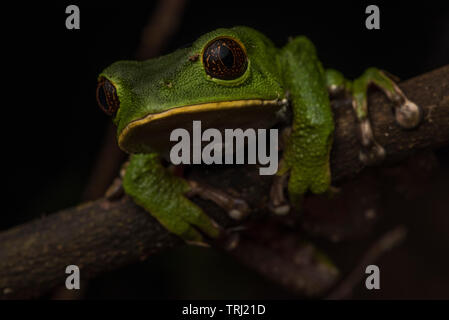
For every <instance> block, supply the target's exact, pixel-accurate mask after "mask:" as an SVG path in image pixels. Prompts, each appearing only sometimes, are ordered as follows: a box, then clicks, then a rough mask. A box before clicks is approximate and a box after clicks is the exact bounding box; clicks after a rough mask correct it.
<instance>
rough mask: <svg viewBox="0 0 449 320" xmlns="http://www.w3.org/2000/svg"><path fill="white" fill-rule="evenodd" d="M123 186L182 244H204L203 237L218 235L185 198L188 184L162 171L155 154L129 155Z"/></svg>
mask: <svg viewBox="0 0 449 320" xmlns="http://www.w3.org/2000/svg"><path fill="white" fill-rule="evenodd" d="M123 187H124V190H125V192H126V193H127V194H128V195H129V196H131V198H132V199H133V200H134V201H135V202H136V203H137V204H138V205H140V206H141V207H143V208H144V209H145V210H147V211H148V212H149V213H150V214H151V215H152V216H153V217H155V218H156V219H157V220H158V221H159V222H160V223H161V224H162V225H163V226H164V227H165V228H167V229H168V230H169V231H170V232H172V233H174V234H176V235H178V236H179V237H181V238H183V239H184V240H186V241H189V242H192V243H204V240H203V235H206V236H208V237H211V238H216V237H218V236H219V235H220V229H219V227H218V226H217V224H216V223H215V222H214V221H212V220H211V219H210V218H209V217H208V216H207V215H206V214H205V213H204V212H203V210H202V209H201V208H199V207H198V206H197V205H196V204H194V203H193V202H191V201H190V200H189V199H187V198H186V196H185V195H186V194H187V193H188V192H189V191H191V187H190V186H189V184H188V182H187V181H185V180H184V179H182V178H180V177H177V176H175V175H174V174H172V173H171V172H169V171H168V170H167V169H166V168H164V167H163V166H162V164H161V162H160V159H159V156H158V155H157V154H154V153H151V154H134V155H132V156H131V158H130V161H129V164H128V166H127V168H126V172H125V175H124V178H123Z"/></svg>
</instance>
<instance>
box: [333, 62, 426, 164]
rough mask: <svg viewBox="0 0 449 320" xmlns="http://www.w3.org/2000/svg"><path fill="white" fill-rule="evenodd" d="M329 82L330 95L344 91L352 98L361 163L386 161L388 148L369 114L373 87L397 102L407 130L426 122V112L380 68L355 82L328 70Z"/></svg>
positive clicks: (399, 119)
mask: <svg viewBox="0 0 449 320" xmlns="http://www.w3.org/2000/svg"><path fill="white" fill-rule="evenodd" d="M326 81H327V86H328V88H329V93H330V94H332V93H338V92H341V91H342V90H343V91H344V92H345V93H346V94H349V95H350V96H351V97H352V106H353V109H354V111H355V114H356V117H357V120H358V122H359V132H360V135H359V136H360V142H361V145H362V150H361V151H360V160H361V161H362V162H364V163H365V164H367V165H372V164H376V163H378V162H380V161H382V160H383V159H384V158H385V149H384V148H383V147H382V146H381V145H380V144H379V143H377V141H376V140H375V138H374V134H373V130H372V127H371V123H370V120H369V115H368V103H367V91H368V87H369V85H371V84H374V85H375V86H377V87H378V88H380V89H381V90H382V91H383V92H384V93H385V95H386V96H387V97H388V99H389V100H390V101H392V102H393V103H394V113H395V119H396V122H397V124H398V125H399V126H401V127H402V128H404V129H412V128H414V127H416V126H417V125H418V124H419V123H420V121H421V119H422V110H421V108H420V107H419V106H418V105H416V104H415V103H414V102H412V101H410V100H409V99H408V98H407V97H406V96H405V94H404V93H403V92H402V90H401V89H400V88H399V87H398V86H397V85H396V84H395V83H394V81H393V80H392V79H391V78H389V77H388V76H387V75H386V73H385V72H383V71H380V70H379V69H377V68H369V69H367V70H366V71H365V72H364V73H363V75H362V76H360V77H359V78H357V79H355V80H354V81H352V82H351V81H348V80H346V79H344V77H343V75H342V74H341V73H339V72H338V71H336V70H332V69H329V70H326Z"/></svg>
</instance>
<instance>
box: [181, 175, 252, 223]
mask: <svg viewBox="0 0 449 320" xmlns="http://www.w3.org/2000/svg"><path fill="white" fill-rule="evenodd" d="M187 182H188V184H189V186H190V190H189V191H188V192H187V194H186V196H187V197H192V196H196V195H197V196H199V197H201V198H203V199H206V200H210V201H212V202H214V203H215V204H216V205H218V206H219V207H220V208H222V209H224V210H225V211H226V212H227V213H228V215H229V217H231V218H232V219H234V220H241V219H243V218H245V217H247V216H248V214H249V212H250V208H249V206H248V204H247V203H246V201H245V200H243V199H240V198H236V197H233V196H231V195H229V194H227V193H225V192H223V191H221V190H218V189H215V188H211V187H210V186H205V185H202V184H199V183H198V182H196V181H192V180H188V181H187Z"/></svg>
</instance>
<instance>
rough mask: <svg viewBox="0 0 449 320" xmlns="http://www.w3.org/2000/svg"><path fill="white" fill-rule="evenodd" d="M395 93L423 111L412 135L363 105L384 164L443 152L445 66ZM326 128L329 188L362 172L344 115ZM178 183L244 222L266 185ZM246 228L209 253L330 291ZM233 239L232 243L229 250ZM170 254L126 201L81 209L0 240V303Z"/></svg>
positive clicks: (301, 261) (256, 180)
mask: <svg viewBox="0 0 449 320" xmlns="http://www.w3.org/2000/svg"><path fill="white" fill-rule="evenodd" d="M400 87H401V88H402V89H403V91H404V92H405V94H406V95H407V96H408V97H409V98H410V99H411V100H413V101H414V102H416V103H417V104H419V105H420V106H421V107H422V108H423V110H424V122H423V123H422V124H421V125H420V127H419V128H417V129H415V130H410V131H404V130H401V129H400V128H399V127H398V126H397V125H396V124H395V122H394V117H393V114H392V111H391V104H390V103H389V102H388V101H387V100H386V98H385V97H384V96H383V95H382V94H381V93H374V94H372V95H370V98H369V105H370V106H371V111H370V113H371V118H372V123H373V129H374V133H375V136H376V138H377V140H378V142H379V143H380V144H382V145H383V146H384V147H385V149H386V152H387V161H388V162H396V161H399V160H400V159H403V158H404V157H407V156H409V155H410V154H412V153H413V152H416V151H418V150H423V149H433V148H437V147H440V146H443V145H445V144H448V143H449V66H445V67H442V68H440V69H438V70H435V71H432V72H429V73H427V74H424V75H421V76H419V77H416V78H414V79H411V80H408V81H405V82H403V83H401V84H400ZM335 119H336V133H335V138H334V145H333V151H332V162H331V166H332V178H333V181H334V183H336V182H337V183H338V181H342V180H343V179H346V178H349V177H352V176H355V175H356V174H357V173H359V172H360V171H361V170H362V169H363V168H364V166H363V164H362V163H360V161H359V158H358V151H359V148H360V147H359V143H358V140H357V137H356V135H355V133H356V132H357V130H356V123H355V118H354V115H353V113H352V110H351V109H350V108H344V107H337V108H335ZM187 174H188V176H189V177H190V178H193V179H197V180H202V181H204V182H206V183H209V184H210V185H215V186H217V187H220V188H221V189H223V190H226V191H230V192H234V193H238V194H239V195H240V196H241V197H243V198H244V199H245V200H246V201H247V202H248V203H249V204H250V206H251V208H254V210H253V211H254V213H257V212H261V211H264V210H265V205H266V203H267V201H266V197H264V196H262V197H261V195H268V189H269V186H270V183H271V177H269V176H259V175H258V173H257V170H254V169H253V167H249V166H232V167H228V166H226V167H223V168H218V169H217V168H206V169H205V168H204V167H196V166H193V167H192V168H191V171H190V172H188V173H187ZM193 201H195V202H196V203H198V204H199V205H200V206H201V207H203V208H204V210H205V211H206V212H207V213H209V214H210V215H211V216H212V217H213V218H214V219H215V220H216V221H218V222H219V223H220V224H223V225H229V221H228V219H227V217H226V215H225V214H224V213H223V212H222V211H221V210H220V209H218V208H217V207H216V206H215V205H213V204H211V203H209V202H207V201H204V200H201V199H196V198H194V199H193ZM253 216H254V214H253ZM261 221H262V222H261ZM251 223H253V222H251V220H250V223H249V224H247V226H246V227H247V229H248V230H247V231H245V232H242V233H241V234H240V235H237V233H234V234H233V235H231V236H230V237H229V238H227V239H224V240H223V241H219V242H217V243H214V244H212V245H214V246H216V247H218V248H222V249H224V250H227V251H229V252H231V254H232V255H233V256H234V257H236V259H238V260H240V261H241V262H243V263H245V264H246V265H248V266H250V267H251V268H253V269H254V270H256V271H258V272H259V273H261V274H262V275H263V276H265V277H267V278H269V279H271V280H273V281H276V282H278V283H280V284H282V285H284V286H286V287H288V288H290V289H292V290H294V291H296V292H299V293H306V294H315V295H316V294H320V293H322V292H324V291H325V290H327V289H328V288H329V287H330V286H331V285H332V284H333V283H335V279H336V277H337V274H336V272H335V271H334V269H333V268H332V266H329V265H328V264H326V263H324V262H323V261H320V260H319V259H315V258H313V259H312V258H311V257H316V256H317V255H315V253H316V251H315V249H314V248H313V246H311V245H309V244H304V243H303V242H302V239H300V238H298V237H297V235H294V234H293V233H292V232H290V233H288V232H289V231H288V230H284V229H282V228H284V227H281V226H276V227H275V228H277V229H275V230H277V231H274V232H273V231H271V234H270V232H269V231H267V232H255V231H254V230H259V229H260V228H265V227H266V224H265V226H264V224H263V219H258V220H257V222H256V223H255V225H254V224H253V225H251ZM270 225H273V224H272V223H271V222H270ZM274 225H275V224H274ZM281 229H282V232H279V230H281ZM251 230H253V233H251ZM270 230H272V229H270ZM254 233H256V234H258V236H256V235H254ZM235 237H239V238H240V241H234V240H235ZM270 240H271V241H270ZM179 245H182V242H181V240H179V239H178V238H177V237H175V236H173V235H171V234H169V233H168V232H167V231H166V230H165V229H164V228H163V227H161V226H160V224H159V223H158V222H157V221H156V220H155V219H154V218H152V217H151V216H150V215H149V214H148V213H146V212H144V211H143V210H142V209H140V208H139V207H137V206H136V205H135V204H134V203H133V202H132V201H131V200H130V199H129V198H128V197H126V196H125V197H123V198H121V199H120V200H116V201H113V202H110V201H108V200H106V199H100V200H97V201H94V202H89V203H85V204H82V205H80V206H77V207H75V208H69V209H66V210H62V211H60V212H57V213H54V214H52V215H49V216H46V217H43V218H41V219H37V220H34V221H31V222H29V223H26V224H24V225H20V226H17V227H14V228H12V229H10V230H7V231H4V232H2V233H0V298H18V297H20V298H25V297H32V296H39V295H41V294H43V293H45V292H47V291H48V290H50V289H51V288H53V287H55V286H57V285H62V284H64V281H65V277H66V276H67V275H66V274H65V268H66V266H67V265H70V264H75V265H78V266H79V267H80V269H81V274H82V277H84V278H91V277H95V276H96V275H98V274H100V273H102V272H105V271H108V270H113V269H117V268H120V267H122V266H124V265H127V264H130V263H133V262H136V261H139V260H143V259H146V258H147V257H148V256H150V255H153V254H155V253H157V252H160V251H161V250H165V249H167V248H171V247H173V246H179ZM249 257H251V258H249ZM317 266H318V267H317ZM305 275H306V276H305Z"/></svg>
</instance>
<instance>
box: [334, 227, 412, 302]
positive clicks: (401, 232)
mask: <svg viewBox="0 0 449 320" xmlns="http://www.w3.org/2000/svg"><path fill="white" fill-rule="evenodd" d="M406 235H407V229H406V228H405V227H404V226H398V227H396V228H395V229H393V230H391V231H389V232H387V233H386V234H385V235H383V236H382V238H380V239H379V240H378V241H377V242H376V243H374V244H373V246H372V247H371V248H370V249H369V250H368V251H367V252H366V253H365V254H364V255H363V257H362V259H361V260H360V262H359V264H358V265H357V267H355V268H354V269H353V271H351V273H350V274H349V275H348V277H347V278H346V279H344V280H343V281H342V282H341V283H340V284H339V285H338V287H337V288H336V289H335V290H334V291H332V293H331V294H329V296H328V297H327V299H328V300H341V299H348V298H350V296H351V294H352V291H353V290H354V288H355V287H356V286H357V285H358V284H359V283H360V282H361V281H362V279H363V277H365V276H366V274H365V269H366V267H367V266H368V265H370V264H373V263H374V262H375V261H376V260H378V259H379V258H380V257H381V256H382V255H383V254H384V253H386V252H387V251H390V250H391V249H393V247H395V246H397V245H399V244H400V243H401V242H402V241H403V240H404V239H405V237H406Z"/></svg>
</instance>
